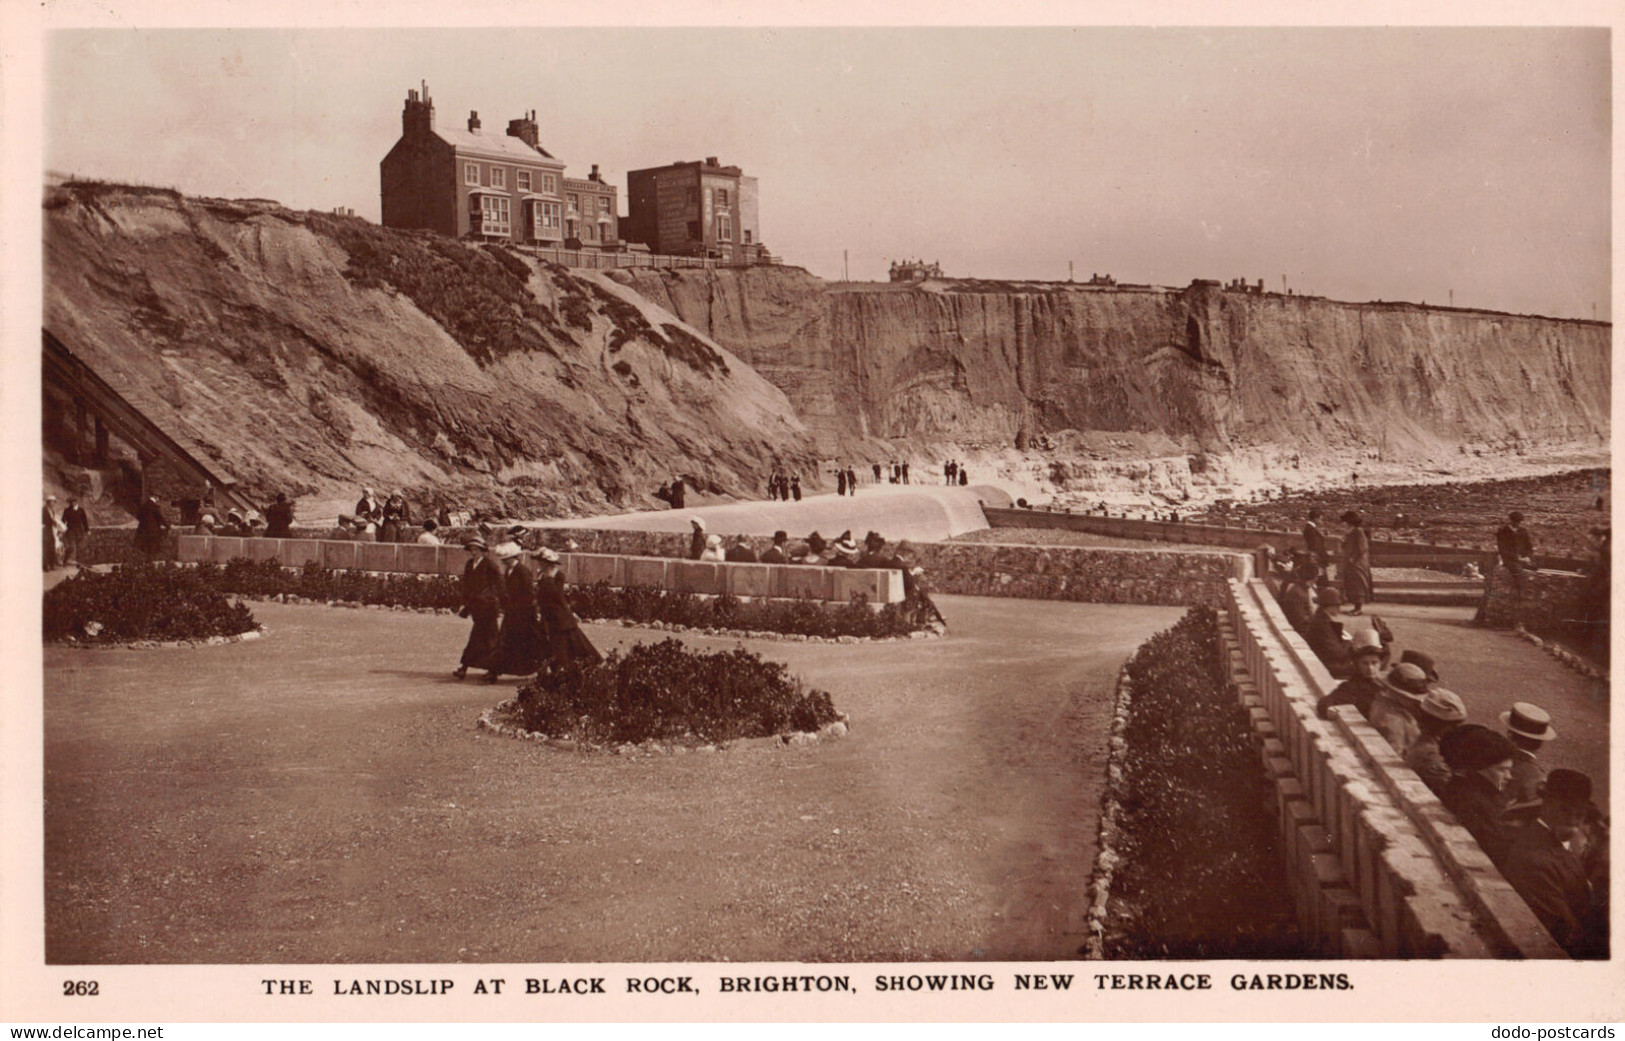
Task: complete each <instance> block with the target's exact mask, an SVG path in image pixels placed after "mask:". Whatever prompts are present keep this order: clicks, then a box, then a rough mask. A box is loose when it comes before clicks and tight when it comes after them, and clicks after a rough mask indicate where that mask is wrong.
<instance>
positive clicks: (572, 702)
mask: <svg viewBox="0 0 1625 1041" xmlns="http://www.w3.org/2000/svg"><path fill="white" fill-rule="evenodd" d="M518 712H519V717H520V721H521V725H522V726H524V728H525V729H527V730H532V731H536V732H539V733H543V734H547V735H548V736H550V737H571V738H575V739H576V740H579V741H586V742H591V743H597V744H620V743H623V742H633V743H636V742H641V741H646V740H650V739H654V740H677V741H695V742H714V741H732V740H737V739H739V738H747V737H769V736H772V735H774V734H781V733H785V732H787V731H792V730H797V731H813V730H817V729H818V728H819V727H822V726H824V725H825V724H828V723H833V722H835V720H836V719H838V718H839V717H838V716H837V715H836V712H835V706H834V704H833V703H832V702H831V701H830V697H829V695H828V694H827V693H825V692H823V691H818V690H813V691H809V690H807V689H806V688H805V687H804V686H803V685H802V683H801V681H799V680H797V679H795V678H793V677H792V676H790V675H789V673H788V671H787V670H786V668H785V667H784V665H782V664H780V663H778V662H770V661H764V660H762V657H761V655H759V654H754V653H752V652H750V651H747V650H745V649H744V648H737V649H735V650H732V651H711V652H703V651H693V650H689V649H687V648H685V647H684V646H683V645H682V644H681V643H680V642H678V641H677V640H663V641H661V642H660V643H657V644H654V645H652V646H651V645H646V644H637V645H635V646H633V647H632V648H631V649H629V650H627V651H625V652H624V653H623V652H621V651H612V652H611V653H610V654H609V656H608V657H606V658H605V659H604V660H603V661H602V662H600V663H597V664H594V665H583V664H582V663H580V662H574V663H572V664H571V665H569V666H568V667H566V668H562V669H557V670H554V671H551V672H544V673H542V674H541V675H539V676H537V677H536V679H534V680H532V681H531V682H529V683H527V684H525V685H524V686H523V687H521V688H520V689H519V699H518Z"/></svg>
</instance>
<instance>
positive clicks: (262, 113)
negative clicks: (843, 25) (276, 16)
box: [43, 27, 1612, 319]
mask: <svg viewBox="0 0 1625 1041" xmlns="http://www.w3.org/2000/svg"><path fill="white" fill-rule="evenodd" d="M44 80H45V92H44V99H43V100H44V106H45V113H44V126H45V128H46V130H45V135H46V136H45V142H44V145H45V155H44V160H45V166H46V169H47V170H50V171H52V172H57V173H62V174H72V175H75V176H79V177H89V178H100V179H111V180H119V181H129V182H139V183H143V184H153V185H162V186H167V187H173V188H177V189H179V190H181V191H182V192H185V193H187V194H196V195H212V196H224V197H255V198H268V199H274V200H276V201H278V202H281V203H284V204H286V205H288V206H291V207H294V208H297V209H321V210H327V209H331V208H333V207H335V206H347V207H351V208H353V209H354V210H355V212H356V213H357V214H358V215H360V216H363V217H367V218H369V219H372V220H377V219H378V216H379V179H378V163H379V161H380V160H381V159H382V158H383V157H384V155H385V154H386V153H387V152H388V151H389V149H390V148H391V146H392V145H393V144H394V143H395V141H396V140H397V138H398V137H399V134H400V113H401V107H402V103H403V102H404V100H405V97H406V92H407V90H408V89H411V88H416V87H418V85H419V83H420V81H425V80H426V81H427V82H428V85H429V90H430V93H431V95H432V96H433V98H434V101H435V108H436V115H437V119H438V121H439V122H440V123H441V124H442V125H448V126H451V125H461V124H462V123H463V122H464V121H465V120H466V119H467V117H468V114H469V111H470V110H471V109H473V110H478V111H479V114H480V117H481V119H482V121H483V123H484V126H485V127H486V128H487V129H488V130H489V129H492V128H497V129H500V128H503V127H505V126H506V125H507V121H508V120H509V119H511V118H515V117H518V116H519V115H521V114H522V113H524V112H525V111H526V110H529V109H536V110H537V118H538V122H539V123H540V126H541V137H542V143H543V146H544V147H546V148H547V149H548V150H549V151H550V152H552V153H553V154H554V155H556V156H558V157H559V158H561V159H563V160H564V161H565V162H566V163H567V164H568V168H567V173H568V174H569V175H571V176H584V175H585V174H586V172H587V170H588V169H589V168H590V165H591V164H593V163H597V164H599V166H600V169H601V171H602V172H603V173H604V175H605V176H606V177H608V178H609V179H610V180H611V181H612V182H613V183H615V184H616V185H618V186H619V187H620V189H621V191H622V202H621V212H622V213H623V214H624V213H625V212H626V202H625V197H624V196H625V189H626V172H627V171H628V170H631V169H637V168H641V167H647V166H659V165H663V164H666V163H669V162H673V161H677V160H693V159H701V158H704V157H706V156H717V157H718V158H719V159H720V160H721V161H722V162H723V163H725V164H732V165H737V166H739V167H741V168H743V170H744V172H745V173H747V174H750V175H753V176H756V177H757V178H759V180H760V185H761V214H760V220H761V236H762V241H763V242H764V243H766V245H767V246H768V247H769V248H770V249H771V250H772V251H773V252H774V253H775V254H778V255H779V256H781V257H782V258H783V259H784V261H785V262H786V263H791V264H798V265H801V266H803V267H806V268H808V269H809V270H810V271H812V272H813V273H814V274H816V275H820V276H822V277H825V278H831V279H835V278H840V277H842V274H843V270H845V271H849V272H850V275H851V277H852V278H854V279H860V280H884V279H885V278H886V277H887V269H888V265H889V264H890V262H891V261H893V260H897V259H904V258H914V257H918V258H921V259H924V260H926V261H937V262H940V263H941V264H942V267H943V268H944V270H945V272H946V273H948V274H950V275H962V276H974V277H980V278H996V279H997V278H1011V279H1045V280H1061V279H1065V278H1067V277H1068V273H1069V265H1071V266H1072V267H1071V270H1072V271H1073V272H1074V274H1075V277H1077V278H1078V279H1079V280H1080V281H1081V280H1086V279H1088V278H1089V277H1090V275H1091V274H1094V273H1097V272H1098V273H1109V274H1111V275H1112V276H1114V277H1115V278H1116V279H1117V280H1118V281H1120V282H1144V283H1151V284H1156V285H1173V286H1179V285H1185V284H1187V283H1189V282H1190V281H1191V280H1192V279H1195V278H1214V279H1220V280H1225V281H1228V280H1229V279H1232V278H1237V277H1243V278H1246V279H1247V280H1249V281H1256V280H1257V279H1260V278H1262V279H1263V280H1264V282H1265V285H1266V287H1267V288H1269V289H1272V290H1280V289H1281V288H1282V287H1283V286H1285V287H1289V288H1291V289H1292V290H1293V291H1295V292H1299V293H1312V294H1317V295H1323V296H1329V297H1332V298H1334V299H1341V300H1376V299H1382V300H1410V301H1425V302H1427V303H1431V304H1445V303H1448V302H1451V300H1452V299H1453V301H1454V303H1455V304H1456V305H1457V306H1462V307H1482V308H1488V309H1493V310H1502V311H1511V312H1518V313H1536V314H1546V315H1554V316H1561V317H1579V318H1590V317H1592V316H1593V315H1594V314H1595V316H1596V317H1599V318H1604V319H1606V318H1608V317H1609V316H1610V311H1609V295H1610V268H1609V263H1610V253H1611V244H1610V235H1609V231H1610V222H1611V213H1610V208H1609V199H1610V187H1611V171H1610V150H1611V143H1610V139H1611V134H1612V125H1611V124H1612V111H1611V79H1610V55H1609V31H1608V30H1607V29H1606V28H1593V29H1555V28H1530V27H1521V28H1517V27H1515V28H1476V27H1458V28H1264V29H1247V28H1220V27H1208V28H1156V29H1154V28H1132V27H1127V28H1101V27H1076V28H1068V27H1055V28H1043V27H1039V28H1013V27H979V28H924V27H903V28H848V29H828V28H793V27H777V28H761V27H756V28H750V27H745V28H625V27H622V28H563V29H541V28H517V29H515V28H507V29H501V28H493V29H453V30H447V29H304V30H298V29H171V28H156V27H143V28H105V29H103V28H98V29H72V30H55V31H53V32H51V33H49V34H48V35H47V37H46V49H45V71H44ZM843 264H844V265H845V267H844V268H843ZM1452 294H1453V295H1452Z"/></svg>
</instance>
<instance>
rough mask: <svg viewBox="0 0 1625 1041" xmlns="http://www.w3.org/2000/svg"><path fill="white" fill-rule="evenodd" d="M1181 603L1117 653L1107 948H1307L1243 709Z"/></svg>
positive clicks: (1221, 952)
mask: <svg viewBox="0 0 1625 1041" xmlns="http://www.w3.org/2000/svg"><path fill="white" fill-rule="evenodd" d="M1218 640H1219V633H1218V621H1217V618H1216V617H1215V615H1214V612H1213V611H1212V610H1211V609H1209V608H1205V607H1198V608H1194V609H1192V610H1191V611H1190V612H1189V613H1188V614H1186V616H1185V617H1184V618H1183V619H1181V620H1180V621H1179V623H1178V624H1177V625H1175V626H1174V627H1173V628H1171V629H1169V630H1167V631H1165V632H1162V633H1158V634H1157V635H1156V636H1154V637H1152V638H1151V640H1150V641H1149V642H1147V643H1146V644H1145V645H1144V646H1142V647H1141V648H1140V649H1139V651H1138V653H1137V654H1136V655H1135V657H1134V658H1133V659H1132V660H1131V661H1130V662H1129V664H1128V672H1129V677H1130V680H1131V689H1132V691H1133V700H1132V702H1131V704H1130V707H1129V713H1128V723H1127V726H1126V728H1125V730H1124V735H1123V736H1124V740H1125V742H1126V744H1127V748H1126V755H1125V758H1124V762H1123V784H1122V792H1121V795H1120V804H1121V808H1120V817H1119V825H1120V830H1119V848H1118V853H1119V856H1120V858H1121V859H1120V862H1119V866H1118V868H1117V871H1116V875H1115V877H1114V879H1113V884H1112V898H1113V904H1114V907H1113V910H1112V914H1111V916H1110V921H1109V928H1108V936H1107V952H1108V956H1109V957H1112V958H1127V959H1161V958H1272V957H1273V958H1289V957H1303V956H1304V955H1305V953H1306V951H1305V950H1304V947H1303V945H1302V941H1301V940H1300V938H1299V936H1298V933H1297V928H1296V920H1295V914H1294V911H1293V907H1292V898H1291V892H1292V889H1291V886H1290V885H1289V884H1288V881H1287V878H1286V874H1285V865H1284V864H1283V861H1282V857H1281V854H1280V852H1279V850H1278V843H1277V839H1276V830H1275V822H1274V821H1273V820H1272V819H1271V817H1270V815H1269V813H1268V812H1267V811H1266V809H1265V796H1266V794H1267V789H1266V781H1265V779H1264V775H1263V770H1262V768H1261V767H1260V765H1259V759H1258V755H1257V753H1256V752H1255V751H1254V749H1253V746H1252V743H1251V739H1250V737H1249V736H1248V735H1249V733H1250V726H1249V722H1248V719H1247V716H1246V714H1245V712H1244V711H1243V710H1242V708H1241V707H1240V705H1239V704H1238V703H1237V701H1236V698H1235V696H1234V694H1233V692H1231V691H1230V689H1229V684H1228V681H1227V677H1226V676H1225V674H1224V672H1223V671H1222V669H1221V667H1220V665H1219V662H1218V656H1217V655H1216V654H1215V652H1214V648H1215V646H1216V645H1217V643H1218Z"/></svg>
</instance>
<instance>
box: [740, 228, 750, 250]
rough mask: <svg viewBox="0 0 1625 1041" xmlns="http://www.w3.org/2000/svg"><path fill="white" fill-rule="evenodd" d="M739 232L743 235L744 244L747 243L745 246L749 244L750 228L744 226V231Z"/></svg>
mask: <svg viewBox="0 0 1625 1041" xmlns="http://www.w3.org/2000/svg"><path fill="white" fill-rule="evenodd" d="M740 234H742V235H744V236H745V245H747V246H748V245H750V229H749V228H746V229H745V230H744V231H743V232H741V233H740Z"/></svg>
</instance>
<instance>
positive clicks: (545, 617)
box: [536, 576, 604, 665]
mask: <svg viewBox="0 0 1625 1041" xmlns="http://www.w3.org/2000/svg"><path fill="white" fill-rule="evenodd" d="M536 619H537V625H539V626H540V627H541V631H542V637H543V639H544V640H545V642H546V652H545V654H546V656H548V657H551V658H552V660H553V663H554V664H555V665H567V664H569V663H570V662H571V661H572V660H573V659H577V658H584V659H586V660H588V661H593V662H598V661H602V660H603V658H604V656H603V655H602V654H599V653H598V648H596V647H594V646H593V645H592V641H591V640H588V639H587V637H586V634H584V633H583V632H582V631H581V623H580V622H579V621H577V620H576V616H575V612H574V611H572V610H570V603H569V601H568V600H566V599H565V598H564V586H563V580H562V578H559V577H557V576H543V577H542V578H539V579H537V580H536Z"/></svg>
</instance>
